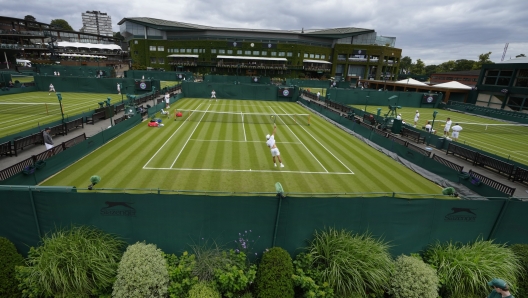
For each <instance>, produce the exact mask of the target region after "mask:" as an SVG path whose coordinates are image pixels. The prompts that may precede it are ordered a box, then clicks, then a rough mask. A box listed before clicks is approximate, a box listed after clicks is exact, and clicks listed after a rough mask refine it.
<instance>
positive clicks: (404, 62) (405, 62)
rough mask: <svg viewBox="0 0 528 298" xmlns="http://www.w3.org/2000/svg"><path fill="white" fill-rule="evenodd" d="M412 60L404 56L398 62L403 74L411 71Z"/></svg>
mask: <svg viewBox="0 0 528 298" xmlns="http://www.w3.org/2000/svg"><path fill="white" fill-rule="evenodd" d="M411 65H412V59H411V57H409V56H405V57H403V58H401V60H400V70H401V71H402V72H404V73H408V72H409V71H410V69H411Z"/></svg>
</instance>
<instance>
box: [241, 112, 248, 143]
mask: <svg viewBox="0 0 528 298" xmlns="http://www.w3.org/2000/svg"><path fill="white" fill-rule="evenodd" d="M240 115H241V116H242V129H243V130H244V141H247V138H246V126H244V114H243V113H242V112H240Z"/></svg>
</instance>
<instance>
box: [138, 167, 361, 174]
mask: <svg viewBox="0 0 528 298" xmlns="http://www.w3.org/2000/svg"><path fill="white" fill-rule="evenodd" d="M143 169H144V170H169V171H208V172H249V173H252V172H255V173H291V174H325V175H353V174H354V173H347V172H328V171H326V172H306V171H284V170H231V169H193V168H143Z"/></svg>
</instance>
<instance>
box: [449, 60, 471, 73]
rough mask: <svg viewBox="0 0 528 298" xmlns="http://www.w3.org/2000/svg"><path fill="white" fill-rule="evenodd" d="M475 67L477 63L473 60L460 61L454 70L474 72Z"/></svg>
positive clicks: (456, 62)
mask: <svg viewBox="0 0 528 298" xmlns="http://www.w3.org/2000/svg"><path fill="white" fill-rule="evenodd" d="M473 65H475V61H473V60H467V59H460V60H457V61H455V69H454V70H456V71H463V70H472V69H473Z"/></svg>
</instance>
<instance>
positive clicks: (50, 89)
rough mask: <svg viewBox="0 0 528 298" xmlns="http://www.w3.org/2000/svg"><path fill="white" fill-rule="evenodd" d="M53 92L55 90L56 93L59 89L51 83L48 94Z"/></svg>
mask: <svg viewBox="0 0 528 298" xmlns="http://www.w3.org/2000/svg"><path fill="white" fill-rule="evenodd" d="M51 92H55V93H57V91H55V86H53V84H50V85H49V91H48V95H51Z"/></svg>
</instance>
